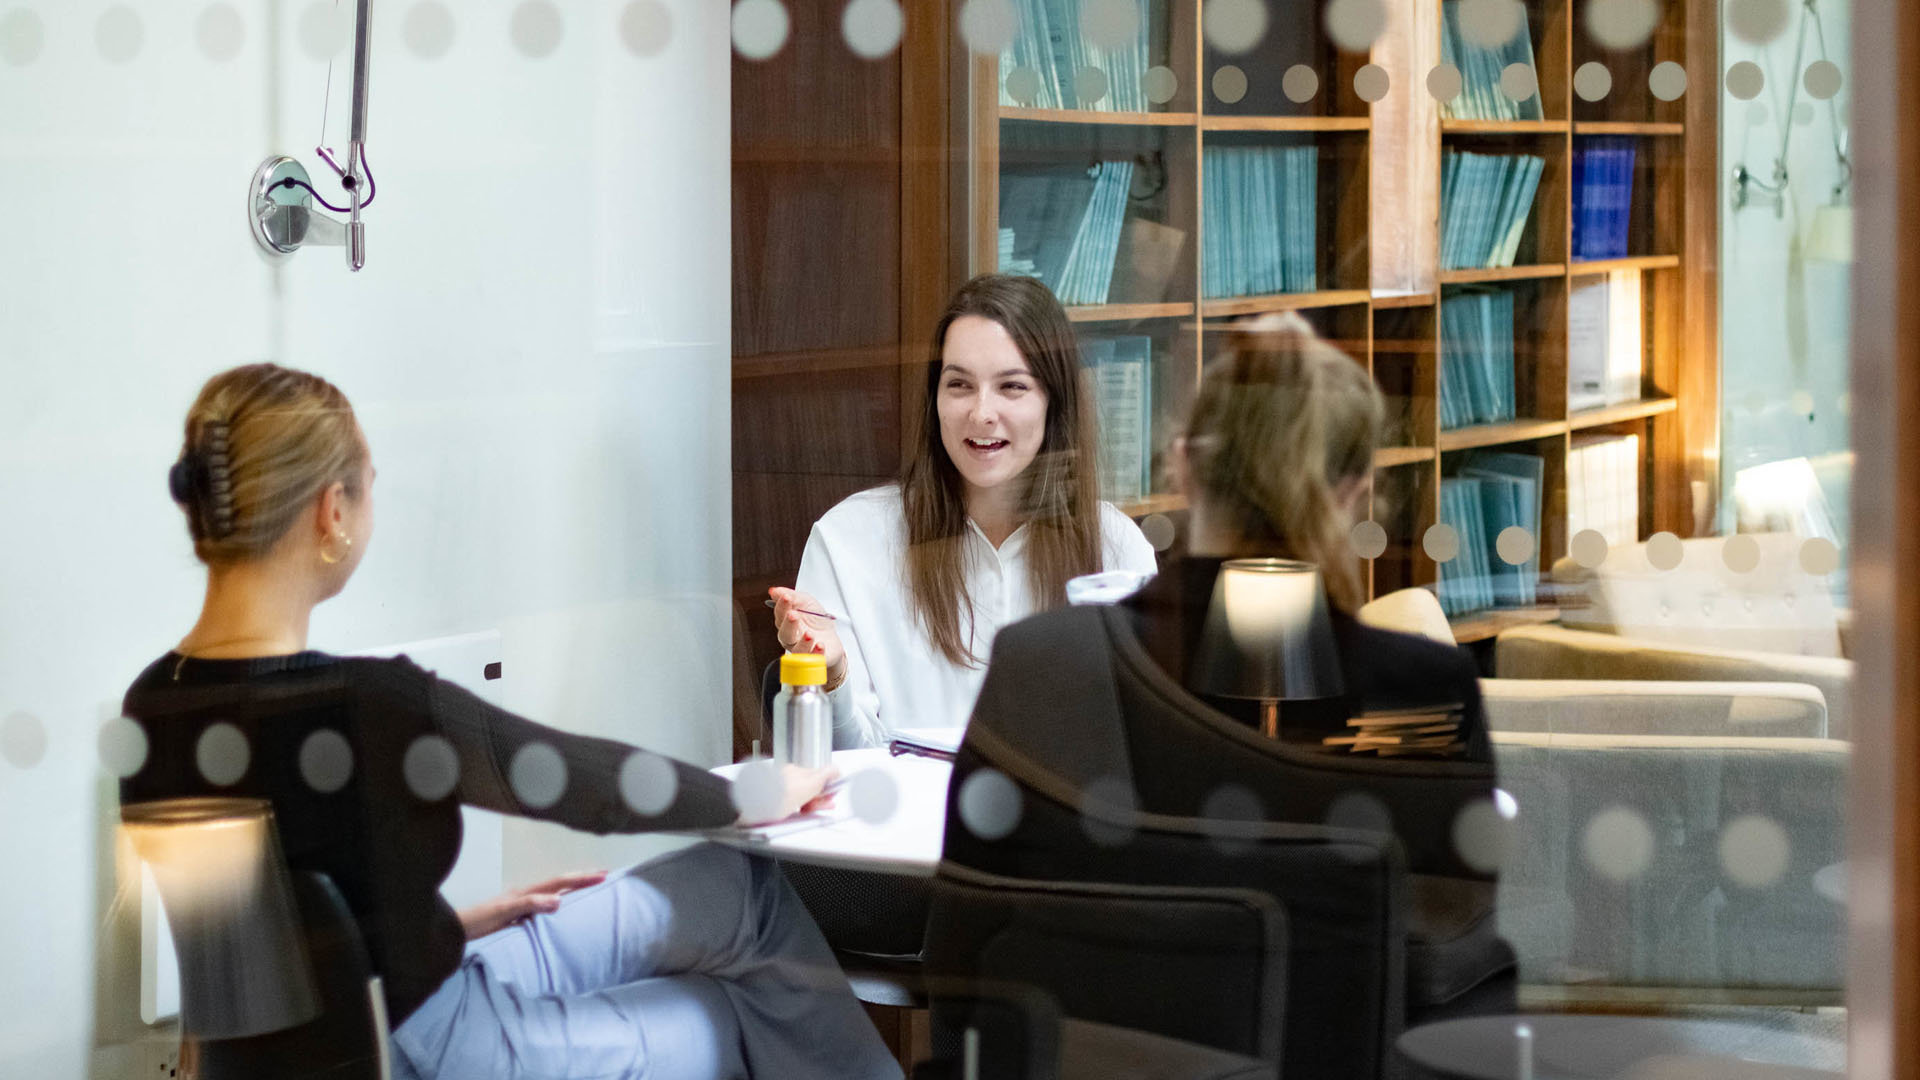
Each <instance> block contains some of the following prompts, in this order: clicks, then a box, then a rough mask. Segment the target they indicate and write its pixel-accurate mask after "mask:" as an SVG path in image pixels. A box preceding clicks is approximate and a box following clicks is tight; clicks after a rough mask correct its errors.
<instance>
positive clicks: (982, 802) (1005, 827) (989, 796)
mask: <svg viewBox="0 0 1920 1080" xmlns="http://www.w3.org/2000/svg"><path fill="white" fill-rule="evenodd" d="M958 803H959V810H960V823H961V824H962V825H965V826H966V827H967V831H968V832H971V833H972V834H973V835H975V836H977V837H979V838H980V839H982V840H999V839H1002V838H1004V837H1006V836H1008V835H1011V834H1012V832H1013V830H1014V829H1016V828H1018V827H1019V826H1020V815H1021V800H1020V789H1019V788H1018V787H1017V786H1015V785H1014V782H1013V781H1011V780H1009V779H1007V777H1006V774H1005V773H1002V772H1000V771H999V770H998V769H980V770H978V771H976V772H974V773H973V774H972V775H970V776H968V777H967V779H966V782H965V783H963V784H961V785H960V798H959V800H958Z"/></svg>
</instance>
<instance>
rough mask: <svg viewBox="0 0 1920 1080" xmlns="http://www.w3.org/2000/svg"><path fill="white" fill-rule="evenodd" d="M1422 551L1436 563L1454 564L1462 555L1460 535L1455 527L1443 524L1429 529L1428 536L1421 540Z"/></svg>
mask: <svg viewBox="0 0 1920 1080" xmlns="http://www.w3.org/2000/svg"><path fill="white" fill-rule="evenodd" d="M1420 549H1421V550H1422V551H1425V552H1426V553H1427V558H1429V559H1432V560H1433V561H1434V562H1437V563H1446V562H1452V561H1453V560H1454V559H1456V558H1458V557H1459V555H1460V534H1459V533H1458V532H1457V531H1455V530H1454V527H1453V526H1451V525H1448V524H1446V523H1445V522H1442V523H1440V524H1438V525H1435V526H1432V527H1431V528H1429V529H1428V530H1427V532H1426V535H1425V536H1422V537H1421V538H1420Z"/></svg>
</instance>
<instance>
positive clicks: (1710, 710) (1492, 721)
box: [1480, 679, 1827, 738]
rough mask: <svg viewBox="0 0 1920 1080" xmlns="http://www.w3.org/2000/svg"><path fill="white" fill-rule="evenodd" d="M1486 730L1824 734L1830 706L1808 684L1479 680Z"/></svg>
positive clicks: (1815, 736)
mask: <svg viewBox="0 0 1920 1080" xmlns="http://www.w3.org/2000/svg"><path fill="white" fill-rule="evenodd" d="M1480 697H1481V700H1482V701H1483V702H1484V703H1485V706H1486V710H1487V727H1488V729H1489V730H1490V731H1495V732H1501V731H1508V732H1513V731H1534V732H1553V733H1559V734H1586V735H1704V736H1720V735H1763V736H1789V737H1800V738H1824V737H1825V736H1826V734H1827V704H1826V698H1825V696H1824V695H1822V694H1821V693H1820V691H1819V690H1818V689H1816V688H1814V687H1812V686H1809V685H1807V684H1805V683H1773V682H1679V681H1652V680H1646V681H1642V680H1630V679H1482V680H1480Z"/></svg>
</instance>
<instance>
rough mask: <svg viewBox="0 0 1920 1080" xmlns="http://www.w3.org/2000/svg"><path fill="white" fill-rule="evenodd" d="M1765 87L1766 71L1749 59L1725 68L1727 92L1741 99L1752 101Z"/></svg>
mask: <svg viewBox="0 0 1920 1080" xmlns="http://www.w3.org/2000/svg"><path fill="white" fill-rule="evenodd" d="M1766 88H1767V73H1766V72H1765V71H1762V70H1761V69H1760V65H1759V64H1756V63H1754V62H1753V61H1751V60H1742V61H1740V62H1739V63H1737V64H1735V65H1733V66H1732V67H1730V68H1728V69H1727V93H1728V94H1730V95H1732V96H1733V97H1735V98H1738V99H1739V100H1741V101H1752V100H1753V99H1754V98H1757V97H1759V96H1760V91H1762V90H1765V89H1766Z"/></svg>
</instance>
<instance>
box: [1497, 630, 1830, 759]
mask: <svg viewBox="0 0 1920 1080" xmlns="http://www.w3.org/2000/svg"><path fill="white" fill-rule="evenodd" d="M1494 672H1495V674H1496V675H1497V676H1498V677H1499V678H1501V679H1508V678H1513V679H1619V680H1626V681H1634V680H1646V679H1653V680H1668V681H1681V682H1766V683H1805V684H1807V685H1809V686H1812V687H1814V688H1815V689H1817V690H1819V691H1820V694H1821V696H1822V697H1823V698H1824V699H1825V701H1826V706H1827V730H1826V734H1827V737H1829V738H1834V739H1845V738H1847V735H1848V731H1849V729H1850V725H1849V723H1848V690H1849V687H1850V686H1851V684H1852V681H1853V661H1851V660H1842V659H1838V658H1835V657H1821V656H1795V655H1793V654H1791V653H1767V652H1748V651H1744V650H1739V649H1713V648H1706V647H1693V646H1680V645H1670V644H1667V643H1665V642H1657V641H1648V640H1645V639H1642V638H1632V637H1621V636H1618V635H1615V634H1601V633H1595V632H1592V631H1588V630H1571V629H1568V628H1566V627H1564V626H1524V627H1516V628H1514V629H1512V630H1508V631H1506V632H1504V633H1502V634H1501V635H1500V637H1499V639H1498V640H1497V641H1496V642H1495V644H1494Z"/></svg>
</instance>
